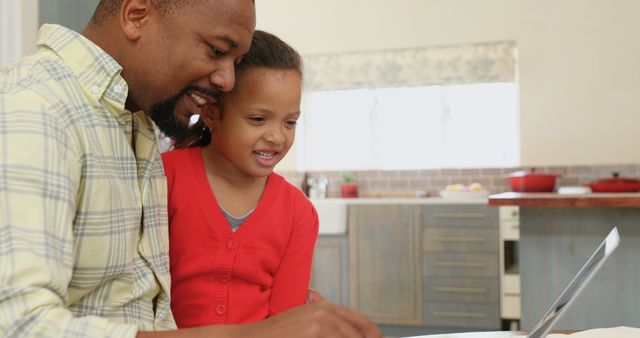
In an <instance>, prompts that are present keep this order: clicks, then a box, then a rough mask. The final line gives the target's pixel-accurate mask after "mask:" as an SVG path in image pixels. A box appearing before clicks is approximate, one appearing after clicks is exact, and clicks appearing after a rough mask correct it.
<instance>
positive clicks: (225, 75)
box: [209, 61, 236, 93]
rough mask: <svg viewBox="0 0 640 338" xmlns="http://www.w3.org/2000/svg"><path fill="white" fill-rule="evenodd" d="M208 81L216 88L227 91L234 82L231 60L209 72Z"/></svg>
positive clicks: (231, 87)
mask: <svg viewBox="0 0 640 338" xmlns="http://www.w3.org/2000/svg"><path fill="white" fill-rule="evenodd" d="M209 81H211V84H213V85H214V86H215V87H216V88H219V89H220V90H222V91H223V92H225V93H226V92H229V91H231V90H232V89H233V86H235V84H236V73H235V64H234V62H233V61H228V62H224V63H223V64H222V65H221V67H218V68H217V69H216V70H214V71H213V73H211V75H210V76H209Z"/></svg>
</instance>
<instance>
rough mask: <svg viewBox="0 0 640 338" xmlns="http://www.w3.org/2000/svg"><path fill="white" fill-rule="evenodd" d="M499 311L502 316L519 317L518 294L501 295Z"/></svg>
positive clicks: (506, 317) (507, 317) (508, 317)
mask: <svg viewBox="0 0 640 338" xmlns="http://www.w3.org/2000/svg"><path fill="white" fill-rule="evenodd" d="M500 311H501V312H502V313H501V316H502V318H505V319H520V296H505V297H503V298H502V307H501V310H500Z"/></svg>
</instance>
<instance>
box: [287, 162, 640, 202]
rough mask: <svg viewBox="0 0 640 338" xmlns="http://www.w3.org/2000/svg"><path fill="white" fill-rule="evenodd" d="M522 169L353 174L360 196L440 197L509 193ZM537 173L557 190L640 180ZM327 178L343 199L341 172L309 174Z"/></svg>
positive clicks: (631, 170) (570, 169)
mask: <svg viewBox="0 0 640 338" xmlns="http://www.w3.org/2000/svg"><path fill="white" fill-rule="evenodd" d="M521 169H522V168H491V169H482V168H479V169H434V170H402V171H377V170H376V171H352V172H351V173H352V174H353V176H354V177H355V179H356V182H357V183H358V185H359V190H360V192H361V193H367V192H384V191H412V190H423V191H425V192H427V193H428V194H429V196H437V195H438V191H440V190H442V189H443V188H444V187H445V186H447V185H448V184H458V183H460V184H464V185H469V184H471V183H474V182H477V183H480V184H482V185H483V186H484V187H485V189H487V190H489V191H490V192H491V193H499V192H505V191H510V190H511V188H510V186H509V180H508V178H507V175H508V174H509V173H512V172H514V171H518V170H521ZM536 170H537V171H538V172H544V173H554V174H558V175H560V177H559V178H558V181H557V184H556V186H576V185H584V184H587V183H589V182H591V181H593V180H595V179H599V178H605V177H610V176H611V175H612V173H613V172H618V173H620V176H621V177H631V178H637V177H640V165H617V166H616V165H610V166H557V167H536ZM280 174H281V175H283V176H284V177H285V178H286V179H287V180H288V181H289V182H291V183H292V184H294V185H296V186H298V187H299V186H300V184H301V183H302V179H303V177H304V173H302V172H280ZM320 176H326V177H327V178H328V179H329V185H328V186H327V197H339V196H340V183H341V182H342V176H341V172H339V171H326V172H309V177H320Z"/></svg>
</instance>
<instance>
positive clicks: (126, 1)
mask: <svg viewBox="0 0 640 338" xmlns="http://www.w3.org/2000/svg"><path fill="white" fill-rule="evenodd" d="M153 9H154V8H153V4H152V2H151V0H122V5H121V6H120V12H119V19H120V26H121V27H122V31H123V32H124V35H125V36H126V37H127V39H129V40H131V41H136V40H138V39H140V36H142V28H143V27H144V26H145V25H146V24H147V21H148V20H149V15H150V14H151V11H152V10H153Z"/></svg>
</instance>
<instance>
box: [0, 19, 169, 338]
mask: <svg viewBox="0 0 640 338" xmlns="http://www.w3.org/2000/svg"><path fill="white" fill-rule="evenodd" d="M121 70H122V68H121V67H120V65H118V63H116V61H115V60H114V59H113V58H111V57H110V56H109V55H108V54H107V53H105V52H104V51H103V50H101V49H100V48H99V47H97V46H96V45H94V44H93V43H92V42H91V41H89V40H87V39H86V38H84V37H82V36H81V35H80V34H77V33H75V32H73V31H71V30H68V29H66V28H64V27H60V26H55V25H45V26H43V27H42V28H41V30H40V32H39V34H38V51H37V53H35V54H34V55H31V56H29V57H27V58H25V59H23V60H21V61H20V62H18V63H17V64H14V65H10V66H8V67H5V68H4V69H2V70H0V336H2V335H6V336H11V337H16V336H18V337H21V336H25V337H26V336H29V337H127V336H129V337H133V336H135V335H136V333H137V331H138V330H162V329H171V328H175V322H174V320H173V317H172V315H171V310H170V307H169V290H170V285H169V284H170V277H169V260H168V233H167V232H168V226H167V222H168V221H167V211H166V198H167V196H166V181H165V177H164V173H163V169H162V162H161V159H160V156H159V153H158V149H157V146H156V144H155V134H154V130H153V124H152V122H151V121H150V120H149V119H148V118H147V117H146V116H145V115H144V114H143V113H136V114H132V113H131V112H129V111H127V110H126V109H125V108H124V104H125V100H126V98H127V92H128V87H127V84H126V83H125V81H124V79H123V78H122V77H121V76H120V72H121Z"/></svg>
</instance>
